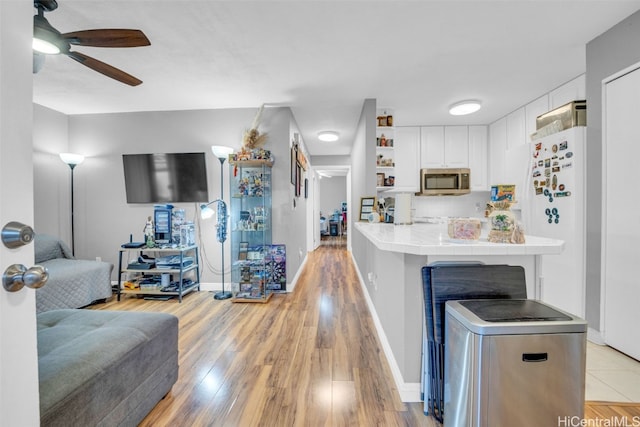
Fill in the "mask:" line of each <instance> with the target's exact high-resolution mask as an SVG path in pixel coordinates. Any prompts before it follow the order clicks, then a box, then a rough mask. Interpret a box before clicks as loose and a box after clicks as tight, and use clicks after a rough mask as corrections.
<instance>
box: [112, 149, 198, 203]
mask: <svg viewBox="0 0 640 427" xmlns="http://www.w3.org/2000/svg"><path fill="white" fill-rule="evenodd" d="M122 163H123V165H124V184H125V188H126V193H127V203H181V202H185V203H186V202H207V201H208V198H209V192H208V187H207V167H206V163H205V155H204V153H155V154H123V155H122Z"/></svg>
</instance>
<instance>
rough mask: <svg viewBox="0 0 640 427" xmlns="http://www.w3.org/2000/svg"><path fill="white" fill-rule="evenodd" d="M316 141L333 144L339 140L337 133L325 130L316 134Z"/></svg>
mask: <svg viewBox="0 0 640 427" xmlns="http://www.w3.org/2000/svg"><path fill="white" fill-rule="evenodd" d="M318 139H319V140H320V141H324V142H335V141H337V140H338V139H340V135H339V134H338V132H334V131H332V130H325V131H322V132H318Z"/></svg>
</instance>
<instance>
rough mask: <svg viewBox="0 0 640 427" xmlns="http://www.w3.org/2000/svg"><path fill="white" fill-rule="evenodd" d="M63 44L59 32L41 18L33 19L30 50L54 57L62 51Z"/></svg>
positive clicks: (36, 16)
mask: <svg viewBox="0 0 640 427" xmlns="http://www.w3.org/2000/svg"><path fill="white" fill-rule="evenodd" d="M61 43H62V44H63V43H64V42H63V41H62V40H61V39H60V32H59V31H58V30H56V29H55V28H53V27H52V26H51V24H49V21H47V19H46V18H45V17H43V16H39V15H35V16H34V17H33V42H32V48H33V50H35V51H36V52H40V53H46V54H49V55H56V54H58V53H60V52H61V51H62V50H63V47H64V46H63V45H62V44H61Z"/></svg>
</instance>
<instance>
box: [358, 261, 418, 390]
mask: <svg viewBox="0 0 640 427" xmlns="http://www.w3.org/2000/svg"><path fill="white" fill-rule="evenodd" d="M349 255H350V256H351V261H352V262H353V265H354V266H355V267H356V268H355V270H356V273H357V274H358V280H359V282H360V286H361V287H362V293H363V294H364V299H365V301H366V302H367V307H368V308H369V313H371V318H372V319H373V324H374V326H375V327H376V331H377V332H378V339H379V340H380V344H381V345H382V351H383V352H384V355H385V356H386V358H387V362H388V363H389V368H390V369H391V374H392V375H393V380H394V381H395V383H396V388H397V389H398V393H399V394H400V400H402V401H403V402H422V399H421V398H420V397H421V396H420V383H405V382H404V378H403V377H402V373H401V372H400V367H399V366H398V362H396V358H395V357H394V356H393V351H391V345H390V344H389V340H388V339H387V335H386V334H385V333H384V329H383V328H382V323H380V318H379V317H378V313H377V312H376V308H375V306H374V305H373V301H372V300H371V297H370V296H369V291H368V290H367V286H366V285H365V282H364V280H363V278H362V275H361V274H360V269H359V268H358V264H357V263H356V260H355V259H354V258H353V253H352V252H351V251H349Z"/></svg>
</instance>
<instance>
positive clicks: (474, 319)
mask: <svg viewBox="0 0 640 427" xmlns="http://www.w3.org/2000/svg"><path fill="white" fill-rule="evenodd" d="M446 312H447V315H451V316H453V317H454V318H455V319H457V320H458V321H460V322H461V323H462V324H463V325H464V326H465V327H466V328H467V329H469V330H470V331H471V332H473V333H476V334H479V335H514V334H520V335H526V334H549V333H584V332H586V331H587V322H586V321H584V320H583V319H580V318H579V317H577V316H574V315H572V314H570V313H567V312H564V311H562V310H560V309H558V308H556V307H553V306H550V305H547V304H545V303H543V302H540V301H536V300H525V299H476V300H471V299H469V300H462V301H448V302H447V304H446Z"/></svg>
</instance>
